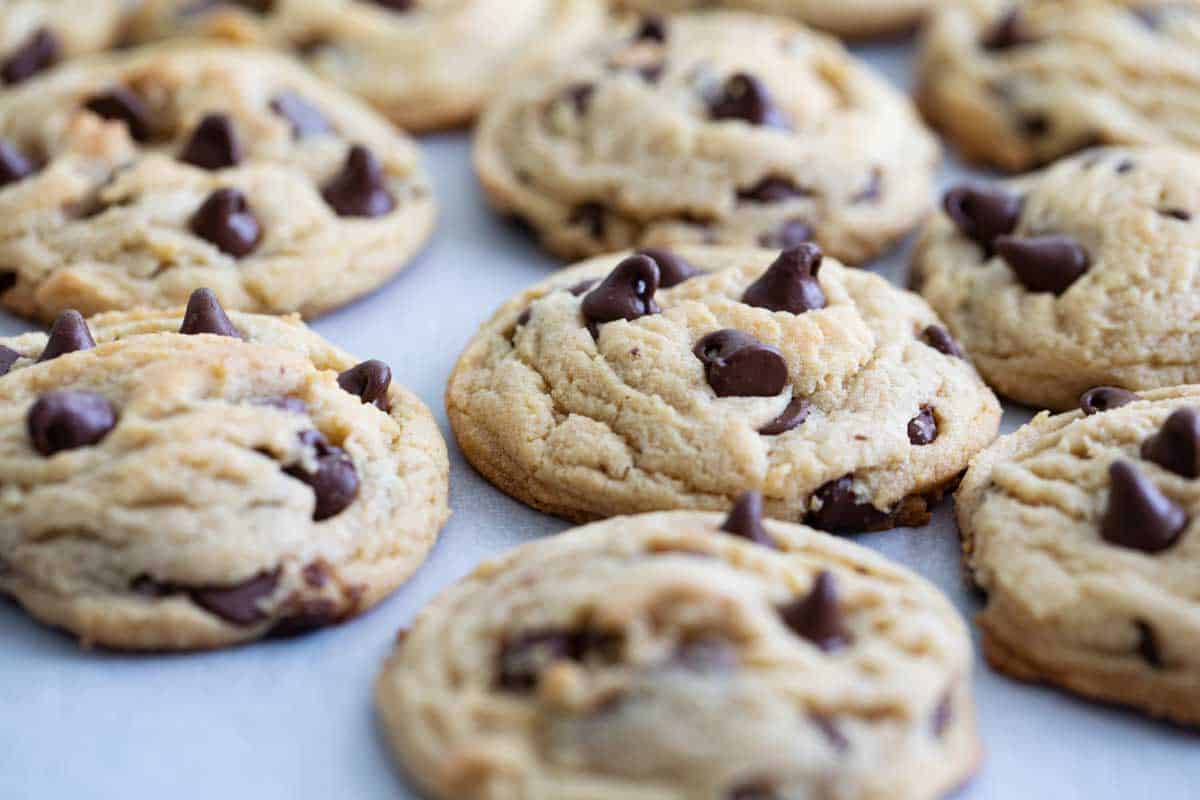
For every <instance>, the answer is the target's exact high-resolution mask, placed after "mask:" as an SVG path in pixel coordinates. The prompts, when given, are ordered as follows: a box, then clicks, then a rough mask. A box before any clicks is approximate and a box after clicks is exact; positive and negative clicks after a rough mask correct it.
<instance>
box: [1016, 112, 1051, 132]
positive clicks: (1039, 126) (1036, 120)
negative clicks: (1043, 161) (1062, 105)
mask: <svg viewBox="0 0 1200 800" xmlns="http://www.w3.org/2000/svg"><path fill="white" fill-rule="evenodd" d="M1020 124H1021V130H1023V131H1025V133H1026V134H1028V135H1029V136H1045V135H1046V134H1047V133H1049V132H1050V128H1051V127H1052V125H1053V123H1052V122H1051V121H1050V118H1049V117H1048V116H1046V115H1045V114H1041V113H1037V112H1034V113H1030V114H1025V115H1023V116H1022V117H1021V119H1020Z"/></svg>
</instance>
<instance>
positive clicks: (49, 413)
mask: <svg viewBox="0 0 1200 800" xmlns="http://www.w3.org/2000/svg"><path fill="white" fill-rule="evenodd" d="M116 425H117V412H116V411H115V410H113V407H112V403H110V402H108V399H107V398H105V397H104V396H103V395H99V394H96V393H95V392H80V391H62V392H50V393H49V394H44V395H42V396H41V397H39V398H38V399H37V402H35V403H34V404H33V406H32V407H31V408H30V409H29V413H28V414H27V415H26V417H25V427H26V429H27V430H28V432H29V439H30V441H31V442H32V444H33V449H34V450H37V451H38V452H39V453H41V454H42V455H44V456H52V455H54V454H55V453H57V452H60V451H62V450H74V449H76V448H78V447H87V446H88V445H93V444H96V443H97V442H99V441H100V440H101V439H103V438H104V437H105V436H107V435H108V433H109V431H111V430H112V429H113V428H115V427H116Z"/></svg>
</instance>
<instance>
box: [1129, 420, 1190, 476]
mask: <svg viewBox="0 0 1200 800" xmlns="http://www.w3.org/2000/svg"><path fill="white" fill-rule="evenodd" d="M1142 458H1144V459H1146V460H1147V461H1153V462H1154V463H1155V464H1158V465H1159V466H1160V467H1162V468H1163V469H1165V470H1167V471H1168V472H1174V473H1175V474H1176V475H1181V476H1183V477H1185V478H1200V409H1196V408H1181V409H1179V410H1177V411H1174V412H1172V414H1171V416H1169V417H1167V421H1166V422H1164V423H1163V426H1162V429H1161V430H1159V432H1158V433H1156V434H1154V435H1153V436H1151V437H1150V438H1149V439H1147V440H1146V441H1144V442H1142Z"/></svg>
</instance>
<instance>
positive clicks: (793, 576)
mask: <svg viewBox="0 0 1200 800" xmlns="http://www.w3.org/2000/svg"><path fill="white" fill-rule="evenodd" d="M744 521H745V520H744V519H743V520H740V521H739V520H730V521H723V519H722V517H721V516H720V515H718V514H707V513H697V512H688V511H674V512H665V513H657V514H646V515H641V516H636V517H623V518H619V519H613V520H609V521H607V522H600V523H596V524H593V525H589V526H587V527H585V528H579V529H576V530H573V531H569V532H567V533H564V534H561V535H559V536H556V537H554V538H552V539H546V540H542V541H538V542H534V543H531V544H528V545H525V546H524V547H520V548H518V549H516V550H514V551H512V552H510V553H508V554H506V555H503V556H501V557H499V558H497V559H495V560H492V561H489V562H486V563H484V564H483V565H482V566H480V567H479V568H478V569H477V570H476V571H475V573H474V574H473V575H471V576H469V577H467V578H466V579H464V580H463V581H461V582H460V583H459V584H458V585H456V586H454V587H452V588H451V589H449V590H448V591H446V592H445V593H444V594H443V595H442V596H441V597H439V598H438V599H437V600H435V601H434V602H433V603H432V604H431V605H430V606H429V607H428V608H426V609H425V610H424V611H423V612H422V613H421V614H420V615H419V616H418V618H417V620H416V622H415V624H414V625H413V627H412V629H411V630H410V631H408V632H407V634H406V635H405V636H404V637H403V638H402V639H401V640H400V643H399V644H398V645H397V648H396V651H395V653H394V655H393V656H392V657H391V658H390V659H389V660H388V662H387V664H386V665H385V667H384V669H383V673H382V675H381V676H380V678H379V681H378V684H377V702H378V707H379V710H380V711H381V713H382V716H383V720H384V724H385V727H386V729H387V731H388V734H389V736H390V739H391V742H392V744H393V746H394V749H395V750H396V752H397V754H398V755H399V757H400V759H401V761H402V762H403V763H404V766H405V767H406V769H407V771H408V772H409V774H411V775H412V776H413V777H414V778H415V779H416V781H417V782H418V783H419V784H420V785H421V786H422V787H423V788H424V789H425V790H426V791H427V792H429V794H430V796H431V797H435V798H442V799H444V800H451V799H452V800H475V799H476V798H480V799H482V798H493V797H514V798H515V797H523V798H525V797H528V798H532V797H545V798H552V797H553V798H567V797H571V798H583V797H589V798H592V797H594V798H601V797H603V798H622V799H624V798H643V797H644V798H650V797H655V798H679V800H685V799H686V800H709V799H710V798H728V799H729V800H749V799H750V798H793V797H794V798H801V797H804V798H810V797H811V798H818V797H819V798H824V797H845V798H851V797H853V798H893V799H899V798H905V799H908V798H922V799H928V800H932V798H937V797H941V796H943V795H944V794H945V793H946V792H948V791H949V790H950V789H952V788H954V787H956V786H957V785H958V784H960V783H961V782H963V781H964V780H965V779H966V778H967V777H968V776H969V775H970V774H971V772H972V771H973V769H974V767H975V764H976V762H977V760H978V758H979V745H978V742H977V739H976V733H975V723H974V711H973V707H972V699H971V687H970V670H971V656H972V653H971V645H970V641H969V638H968V636H967V633H966V630H965V626H964V625H963V624H962V621H961V620H960V619H959V617H958V614H957V613H956V612H955V611H954V609H953V608H952V607H951V606H950V604H949V603H948V602H947V601H946V599H945V598H944V597H943V596H942V595H941V594H939V593H938V591H937V590H936V589H934V588H933V587H932V586H931V585H930V584H928V583H926V582H925V581H924V580H923V579H921V578H919V577H917V576H916V575H914V574H913V573H911V572H908V571H907V570H904V569H902V568H900V567H897V566H895V565H893V564H891V563H889V562H888V561H886V560H885V559H883V558H881V557H879V556H877V555H875V554H874V553H871V552H869V551H867V550H866V549H864V548H861V547H858V546H855V545H852V544H849V543H847V542H843V541H839V540H837V539H835V538H833V537H830V536H827V535H824V534H821V533H817V532H815V531H812V530H809V529H807V528H803V527H800V526H797V525H789V524H785V523H779V522H769V523H765V524H764V523H762V522H761V521H759V520H756V522H757V524H758V525H759V526H760V527H762V528H763V530H764V531H766V532H767V534H768V536H769V537H770V539H771V542H770V544H769V545H764V544H760V543H756V542H752V541H749V540H747V539H745V538H742V537H740V536H739V535H737V532H735V535H729V534H727V533H722V532H720V531H719V529H722V528H726V529H727V528H729V527H731V525H730V523H731V522H732V523H733V525H732V527H735V528H737V527H739V525H741V524H742V523H743V522H744ZM775 548H779V549H775Z"/></svg>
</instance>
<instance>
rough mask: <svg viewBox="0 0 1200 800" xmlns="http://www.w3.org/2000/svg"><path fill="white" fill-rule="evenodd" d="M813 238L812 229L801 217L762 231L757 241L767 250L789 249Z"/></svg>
mask: <svg viewBox="0 0 1200 800" xmlns="http://www.w3.org/2000/svg"><path fill="white" fill-rule="evenodd" d="M812 239H813V229H812V226H811V225H809V224H808V223H807V222H805V221H804V220H802V219H789V220H786V221H784V222H783V223H782V224H780V225H779V226H777V227H775V228H773V229H771V230H769V231H763V232H762V233H761V234H759V236H758V243H759V245H761V246H762V247H765V248H767V249H768V250H790V249H792V248H793V247H798V246H800V245H801V244H804V243H805V242H811V241H812Z"/></svg>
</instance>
